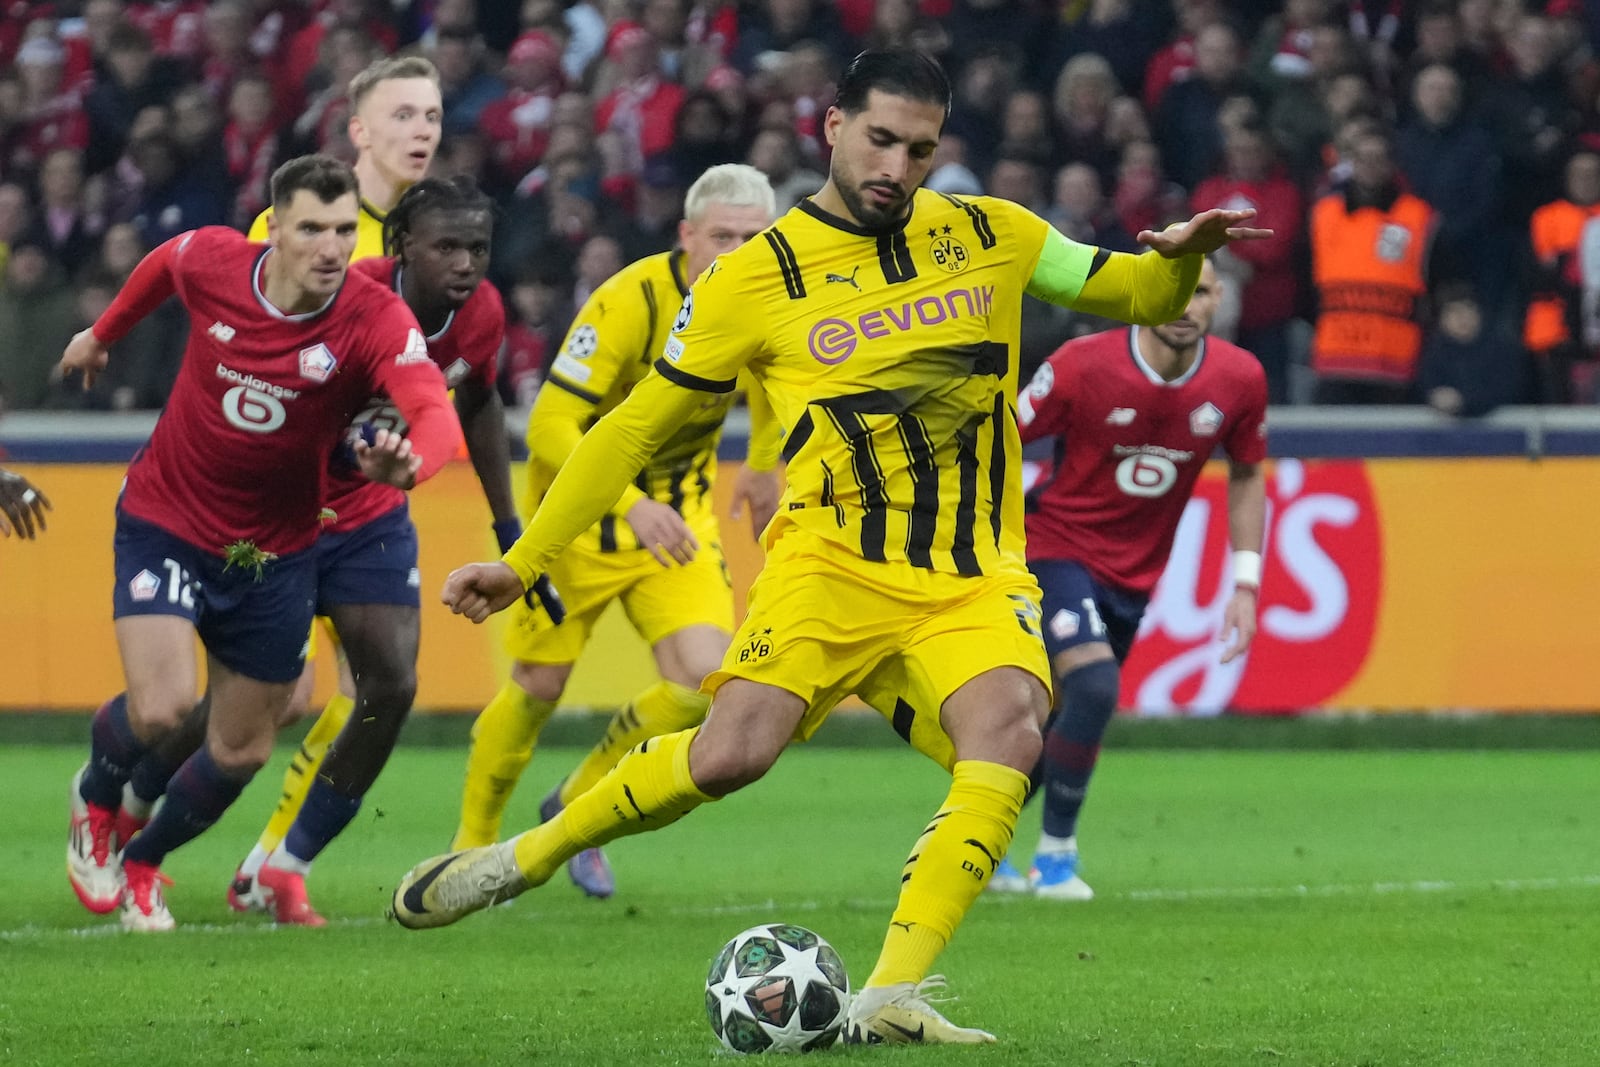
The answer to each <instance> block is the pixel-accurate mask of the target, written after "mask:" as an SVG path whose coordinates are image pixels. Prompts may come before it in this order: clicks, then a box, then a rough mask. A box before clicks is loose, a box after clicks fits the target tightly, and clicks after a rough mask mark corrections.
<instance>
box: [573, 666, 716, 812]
mask: <svg viewBox="0 0 1600 1067" xmlns="http://www.w3.org/2000/svg"><path fill="white" fill-rule="evenodd" d="M710 706H711V698H710V697H708V696H706V695H705V694H703V693H701V692H699V691H698V690H694V689H690V688H689V687H687V686H682V685H679V684H678V683H677V682H668V681H665V680H663V681H660V682H657V683H656V684H655V685H653V686H651V687H650V688H649V689H646V690H645V691H644V692H642V693H640V694H639V695H638V696H636V697H634V698H633V699H632V700H631V701H629V702H628V703H627V704H625V705H623V708H622V710H621V711H619V712H617V713H616V714H615V715H614V716H612V718H611V724H610V725H609V726H607V727H606V735H605V736H604V737H602V738H601V739H600V743H599V744H597V745H595V746H594V747H593V748H591V749H590V750H589V754H588V755H587V756H585V757H584V758H583V762H582V763H580V764H578V767H577V769H576V770H574V771H573V772H572V773H571V774H569V775H567V780H566V781H564V782H562V783H561V803H562V804H570V803H572V800H573V798H574V797H579V796H582V795H583V794H584V793H586V792H588V791H589V790H590V789H592V788H593V787H594V784H595V783H596V782H598V781H599V780H600V779H601V778H602V777H604V776H605V773H606V772H607V771H609V770H610V769H611V768H613V767H615V766H616V765H617V761H618V760H620V759H622V757H623V756H626V755H627V754H628V753H629V752H631V751H632V750H633V748H634V746H635V745H637V744H638V743H639V742H640V741H643V740H645V739H646V738H650V737H660V736H661V735H662V734H670V733H673V732H675V731H677V730H687V729H688V728H689V727H691V726H699V725H700V724H701V723H702V722H703V721H705V717H706V709H707V708H709V707H710Z"/></svg>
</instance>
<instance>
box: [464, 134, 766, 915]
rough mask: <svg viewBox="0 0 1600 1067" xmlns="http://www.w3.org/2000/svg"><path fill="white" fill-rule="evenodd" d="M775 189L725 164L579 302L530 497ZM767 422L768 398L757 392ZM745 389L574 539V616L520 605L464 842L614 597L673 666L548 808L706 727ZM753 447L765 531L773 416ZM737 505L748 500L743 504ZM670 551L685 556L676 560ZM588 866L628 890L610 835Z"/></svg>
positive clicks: (561, 561)
mask: <svg viewBox="0 0 1600 1067" xmlns="http://www.w3.org/2000/svg"><path fill="white" fill-rule="evenodd" d="M775 214H776V207H775V205H774V199H773V193H772V187H771V186H770V185H769V184H768V183H767V179H766V176H765V175H763V174H762V173H761V172H760V171H758V170H756V169H755V168H754V167H749V166H746V165H744V164H741V163H727V164H723V165H721V166H716V167H712V168H710V169H709V170H707V171H706V172H705V173H704V174H702V175H701V176H700V177H699V178H698V179H696V181H695V182H694V184H692V185H691V186H690V187H689V190H688V193H687V194H686V196H685V198H684V212H683V220H682V221H681V222H680V223H679V224H678V247H677V248H676V249H674V250H673V251H670V252H663V253H661V254H659V255H654V256H647V257H646V258H644V259H641V260H639V261H638V262H636V263H634V264H632V265H630V266H628V267H626V268H624V269H623V270H621V271H619V272H618V273H617V274H615V275H613V276H612V277H611V278H610V279H608V280H607V281H606V282H605V283H604V284H603V285H601V286H600V287H599V288H598V289H596V290H595V291H594V293H593V294H592V295H591V296H590V297H589V299H588V300H587V301H586V302H585V303H584V306H583V308H582V309H581V310H580V311H579V312H578V317H577V319H576V320H574V322H573V324H572V327H571V328H570V329H569V330H568V332H567V337H566V341H565V343H564V344H563V346H562V348H561V351H560V354H559V355H558V356H557V358H556V360H555V363H554V365H553V366H552V367H551V370H550V376H549V379H548V380H547V381H546V383H545V387H544V388H543V389H541V390H540V392H539V399H538V400H537V402H535V404H534V407H533V414H532V416H531V418H530V419H529V420H528V451H529V460H528V479H529V484H528V496H527V506H528V507H529V508H530V509H531V508H534V507H537V506H538V503H539V501H540V500H541V499H542V498H543V497H544V494H545V492H546V490H548V489H549V487H550V483H551V482H552V481H553V480H554V478H555V476H556V473H557V472H558V471H559V470H560V469H561V467H562V465H563V464H565V463H566V461H567V457H568V456H570V455H571V454H572V452H573V450H574V449H576V448H577V447H578V442H579V440H580V439H581V438H582V437H583V435H584V433H585V432H586V431H587V430H588V429H589V427H591V426H593V425H594V423H595V422H596V420H597V419H599V418H600V417H601V416H603V415H605V414H606V413H607V412H609V411H611V410H612V409H613V408H615V407H616V406H617V405H618V404H620V403H621V402H622V400H623V398H624V397H626V396H627V395H628V393H629V392H631V391H632V389H633V388H634V386H636V385H637V384H638V383H639V381H640V380H641V379H643V378H644V376H645V375H646V374H647V373H649V370H650V366H651V364H652V363H654V362H655V360H656V358H657V356H659V355H660V353H661V350H662V346H663V345H665V344H666V341H667V338H668V336H669V334H670V332H671V330H672V327H673V322H674V317H675V316H676V315H677V313H678V308H679V306H680V305H681V304H682V303H683V299H684V297H685V295H686V294H687V293H688V291H689V286H690V285H691V284H692V283H693V282H694V280H695V279H696V278H697V277H699V276H700V274H701V273H702V272H703V271H704V270H705V269H706V268H707V267H709V266H710V265H711V264H712V262H713V260H715V259H716V257H717V256H719V255H721V254H722V253H724V252H728V251H731V250H733V249H735V248H737V247H739V246H740V245H742V244H744V243H745V242H746V241H748V240H749V239H750V238H752V237H754V236H755V235H756V234H757V233H759V232H761V231H762V230H764V229H766V228H767V226H769V225H770V224H771V223H772V219H773V216H774V215H775ZM751 397H752V402H753V407H754V410H755V412H756V414H757V416H758V418H757V422H758V423H762V422H763V421H766V422H770V420H762V419H760V418H759V416H760V413H761V412H762V411H764V410H765V401H764V398H763V397H762V396H761V394H760V390H759V389H758V390H753V391H752V393H751ZM732 400H733V394H732V393H729V394H725V395H722V396H718V397H708V398H707V403H705V404H704V405H702V406H700V407H699V408H698V409H697V410H695V411H694V412H693V413H691V414H690V415H689V416H687V417H686V418H685V419H684V420H683V422H682V424H681V425H680V426H679V427H678V428H677V429H676V431H675V432H674V433H673V434H672V436H671V438H670V439H669V440H668V441H667V442H666V443H665V444H664V445H663V446H662V448H661V449H660V451H658V452H657V453H656V456H655V458H654V459H653V460H652V461H651V462H650V464H649V465H648V466H647V467H645V469H644V470H643V471H642V472H640V474H639V476H638V477H637V478H636V479H635V480H634V481H633V482H632V484H630V485H629V486H628V487H627V488H625V489H624V490H623V491H622V495H621V496H620V497H619V498H618V499H617V500H616V501H615V502H614V503H613V504H612V506H611V507H610V509H609V510H607V512H606V514H605V515H604V516H603V517H602V518H601V519H600V521H599V522H597V523H595V524H594V525H593V526H592V527H590V528H589V529H588V530H587V531H585V532H584V534H583V535H582V536H581V537H579V538H578V539H577V540H575V541H574V542H573V543H572V544H571V545H569V546H568V547H567V549H566V551H564V552H563V553H562V554H561V556H560V557H559V558H558V559H557V560H556V561H555V563H554V564H553V565H552V567H551V569H550V579H551V581H552V582H553V583H554V585H555V587H556V589H557V590H558V591H559V592H560V593H561V598H562V601H563V602H564V603H565V605H566V609H567V618H566V621H565V622H563V623H562V624H561V625H559V626H556V625H552V624H551V622H550V619H549V616H548V615H547V614H545V613H544V612H543V611H542V610H536V609H532V608H529V607H528V606H527V604H526V603H524V604H523V605H522V606H520V607H518V608H517V609H516V610H515V611H514V612H513V619H512V625H511V626H510V628H509V630H508V640H507V648H508V651H509V652H510V654H511V657H512V659H513V660H514V664H513V666H512V669H511V678H510V680H509V681H507V682H506V684H505V685H504V686H503V687H501V689H500V692H499V693H497V694H496V695H495V697H494V699H493V700H492V701H490V702H489V704H488V706H487V707H485V708H484V709H483V712H482V713H481V714H480V715H479V716H478V721H477V722H476V723H475V724H474V725H473V729H472V750H471V753H470V755H469V756H468V758H467V777H466V787H465V789H464V790H463V796H462V801H461V823H460V826H459V828H458V829H457V830H456V836H455V840H454V843H453V846H452V847H454V848H472V847H475V846H478V845H488V844H492V843H493V842H495V841H496V840H498V839H499V835H500V820H501V816H502V814H503V813H504V811H505V806H506V801H507V800H508V799H509V798H510V795H511V791H512V789H514V788H515V787H516V784H517V780H518V779H519V778H520V777H521V775H522V771H523V768H525V767H526V766H527V765H528V761H529V760H530V759H531V758H532V757H533V749H534V746H535V744H536V743H537V741H538V737H539V732H540V730H541V729H542V728H543V726H544V724H545V722H546V721H547V720H548V719H549V718H550V714H551V712H553V711H554V710H555V707H556V702H557V701H558V700H559V699H560V697H561V693H562V690H563V689H564V688H565V686H566V683H567V679H568V678H569V677H570V676H571V674H572V666H573V664H574V662H576V660H577V659H578V656H579V654H580V653H581V652H582V651H583V648H584V646H585V645H586V644H587V643H588V640H589V635H590V634H591V633H592V632H593V629H594V626H595V623H596V622H597V621H599V618H600V616H601V614H602V613H603V612H604V611H605V609H606V607H607V606H608V605H610V603H611V602H612V601H613V600H621V601H622V605H623V607H624V609H625V610H626V611H627V613H628V618H629V620H630V621H631V622H632V623H633V626H634V628H635V629H636V630H638V632H639V634H640V636H642V637H643V638H644V639H645V640H646V641H647V642H649V644H650V647H651V650H652V652H653V653H654V655H655V660H656V664H657V666H658V668H659V670H660V673H661V680H660V681H659V682H657V683H656V684H655V685H653V686H651V687H650V688H648V689H646V690H645V691H644V692H642V693H640V694H639V695H638V696H636V697H634V699H633V700H631V701H629V702H628V704H627V705H626V706H625V707H623V709H622V710H621V711H620V712H618V713H617V715H616V717H615V718H613V719H612V721H611V724H610V726H609V727H608V729H607V730H606V734H605V737H604V738H603V739H602V740H601V742H600V743H599V744H598V745H597V746H595V748H594V749H593V750H592V751H591V752H590V753H589V755H588V756H587V757H586V758H585V759H584V760H583V762H582V763H581V764H580V765H579V766H578V768H577V769H576V770H575V771H574V772H573V773H572V774H571V775H570V776H568V778H567V779H566V781H565V782H563V783H562V784H561V785H560V786H559V787H558V788H557V789H556V790H555V791H553V792H552V793H551V794H550V795H549V796H548V797H546V798H545V801H544V803H543V805H542V806H541V809H540V810H541V813H542V815H543V817H544V818H547V819H548V818H551V817H552V816H554V815H555V813H556V812H558V811H560V810H561V807H562V805H563V804H565V803H566V802H567V801H570V800H571V799H572V798H574V797H576V796H579V795H581V794H582V793H583V792H584V791H585V790H587V789H588V788H589V787H590V786H591V785H593V784H594V783H595V782H597V781H599V780H600V777H601V776H602V775H604V774H605V773H606V772H607V771H608V770H610V769H611V767H612V765H613V764H615V763H616V761H617V760H619V759H621V758H622V756H623V755H624V754H625V753H626V752H627V751H628V750H629V749H631V748H632V747H633V746H634V745H636V744H638V743H639V742H640V741H643V740H644V739H645V738H648V737H654V736H656V735H657V734H665V733H672V732H674V731H677V730H682V729H685V728H687V727H690V726H693V725H695V724H697V723H698V722H700V720H701V719H703V718H704V717H705V713H706V707H707V705H708V704H709V703H710V698H709V697H706V696H704V695H703V694H701V693H700V691H699V690H700V681H701V679H702V678H704V677H705V676H706V675H707V674H709V673H711V672H712V671H713V670H715V669H716V668H717V665H718V664H720V663H721V662H722V657H723V655H724V654H725V653H726V652H727V650H728V642H729V640H730V636H731V634H732V631H733V592H732V590H731V589H730V587H729V584H728V572H727V566H726V564H725V562H724V561H723V556H722V548H721V545H720V536H719V534H718V530H717V519H716V515H715V514H714V512H713V510H712V502H711V487H712V484H713V482H714V480H715V478H716V474H717V442H718V440H719V439H720V438H721V435H722V423H723V418H724V416H725V415H726V414H727V411H728V407H729V405H730V404H731V402H732ZM754 429H755V432H754V433H753V434H752V437H751V446H752V452H751V456H750V461H749V462H748V463H747V465H746V467H745V469H744V470H743V471H741V472H740V474H739V476H738V482H737V484H736V487H735V493H734V496H735V501H736V503H735V507H736V508H738V507H740V506H741V505H743V506H747V507H748V509H749V510H750V512H751V521H752V522H753V523H754V524H755V528H756V529H757V530H759V529H760V528H761V527H762V526H764V525H765V524H766V522H767V520H768V519H769V518H770V517H771V513H772V509H773V508H774V507H775V506H776V503H777V499H778V493H779V488H780V487H779V485H778V479H777V476H776V473H775V472H774V471H773V470H772V468H773V467H774V466H775V465H776V462H777V455H776V451H777V448H776V446H777V441H776V436H775V434H772V433H770V432H765V433H764V432H763V430H762V428H761V427H760V426H759V425H758V426H757V427H755V428H754ZM736 514H737V511H736ZM686 537H693V538H694V539H695V540H696V541H698V542H699V544H700V545H701V551H700V552H699V553H698V554H697V555H696V556H695V558H694V559H693V560H692V561H690V562H687V563H684V564H681V565H680V564H678V563H677V562H675V561H673V560H670V559H668V558H667V557H666V556H665V554H664V552H663V551H662V549H661V547H660V546H661V545H667V544H677V543H679V542H681V541H683V540H684V539H685V538H686ZM669 564H670V565H669ZM569 872H570V873H571V875H572V880H573V881H574V882H575V883H577V885H578V886H579V888H581V889H582V890H583V891H584V892H586V893H588V894H589V895H591V896H596V897H608V896H610V895H611V893H612V891H613V888H614V880H613V877H612V874H611V870H610V867H609V866H608V865H607V863H606V860H605V857H604V856H603V855H602V854H601V852H600V850H599V849H590V850H585V851H584V852H582V853H580V854H579V855H577V856H575V857H573V860H572V863H571V864H570V865H569Z"/></svg>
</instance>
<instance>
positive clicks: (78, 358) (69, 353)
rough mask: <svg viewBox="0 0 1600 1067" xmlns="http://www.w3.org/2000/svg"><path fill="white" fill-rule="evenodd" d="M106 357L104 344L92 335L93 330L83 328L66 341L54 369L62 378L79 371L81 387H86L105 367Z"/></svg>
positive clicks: (107, 356) (107, 355)
mask: <svg viewBox="0 0 1600 1067" xmlns="http://www.w3.org/2000/svg"><path fill="white" fill-rule="evenodd" d="M108 358H109V353H108V351H107V349H106V346H105V345H104V344H102V343H101V341H100V338H98V337H96V336H95V335H94V330H92V329H83V330H79V331H78V332H77V333H75V334H73V335H72V340H70V341H68V342H67V350H66V351H65V352H63V353H62V354H61V362H60V364H59V365H58V366H57V367H56V370H57V371H58V372H60V374H61V376H62V377H63V378H66V377H67V376H68V375H71V374H76V373H79V372H81V373H82V374H83V387H84V388H85V389H88V388H89V387H90V386H91V385H93V384H94V380H95V379H96V378H97V377H99V376H100V372H101V371H103V370H105V369H106V360H107V359H108Z"/></svg>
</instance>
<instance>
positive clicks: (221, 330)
mask: <svg viewBox="0 0 1600 1067" xmlns="http://www.w3.org/2000/svg"><path fill="white" fill-rule="evenodd" d="M235 332H236V331H235V330H234V328H233V327H232V326H224V325H223V324H222V323H221V322H213V323H212V324H211V329H209V330H207V331H206V333H208V334H210V335H211V336H212V337H215V338H216V339H217V340H218V341H221V342H222V343H223V344H227V343H228V342H229V341H232V340H233V335H234V333H235Z"/></svg>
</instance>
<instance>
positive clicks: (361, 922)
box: [0, 874, 1600, 944]
mask: <svg viewBox="0 0 1600 1067" xmlns="http://www.w3.org/2000/svg"><path fill="white" fill-rule="evenodd" d="M1559 889H1600V874H1585V875H1574V876H1572V877H1568V878H1499V879H1492V880H1488V881H1482V882H1453V881H1446V880H1439V879H1429V880H1419V881H1414V882H1348V883H1334V884H1330V885H1279V886H1216V887H1213V888H1208V889H1129V890H1124V891H1122V892H1114V893H1101V894H1100V896H1099V897H1098V898H1097V899H1100V900H1122V901H1129V902H1132V903H1168V904H1171V903H1183V902H1185V901H1209V900H1295V899H1314V898H1326V897H1356V896H1400V895H1405V894H1415V895H1424V894H1435V893H1454V892H1478V893H1482V892H1502V893H1535V892H1546V891H1550V890H1559ZM984 899H985V900H987V901H992V902H996V903H1003V904H1016V903H1019V902H1023V901H1028V900H1031V899H1033V898H1031V897H1029V896H1028V895H1027V894H1024V893H1016V894H992V893H991V894H985V897H984ZM894 903H895V902H894V900H893V899H891V898H888V897H884V898H882V899H865V898H863V899H854V900H842V901H841V900H830V901H823V900H799V901H779V900H774V899H772V898H768V899H766V900H759V901H750V902H748V903H740V904H711V905H700V906H696V907H666V908H656V907H653V906H650V905H648V904H647V905H645V906H644V911H645V914H646V917H647V918H648V917H653V916H662V917H665V918H675V919H689V918H715V917H718V916H722V915H753V914H763V913H764V914H771V913H774V912H782V913H784V914H792V913H794V912H810V911H819V910H821V909H822V908H827V907H842V908H845V909H847V910H851V911H873V910H888V909H890V908H893V907H894ZM516 913H517V914H518V915H519V916H522V917H525V918H526V919H527V920H528V921H530V922H538V921H540V920H541V919H547V918H549V919H554V918H556V916H553V915H550V914H548V913H545V912H541V911H536V910H534V909H532V908H523V907H519V908H518V909H517V912H516ZM388 922H389V920H388V919H386V918H383V917H380V916H375V915H361V916H352V917H349V918H339V919H329V920H328V925H327V926H326V927H325V929H329V930H354V929H360V928H362V927H371V926H378V925H384V924H387V923H388ZM277 930H278V927H277V925H276V924H274V923H269V922H262V923H251V922H249V921H240V922H238V923H180V924H179V926H178V928H177V930H176V931H174V932H173V934H170V935H167V936H183V935H190V936H199V935H208V934H228V935H230V936H235V937H237V936H241V935H251V934H271V933H275V932H277ZM121 933H123V930H122V927H121V926H120V925H119V924H118V923H117V922H116V921H115V920H111V921H108V922H106V923H104V924H101V925H97V926H79V927H58V926H39V925H37V924H29V925H27V926H21V927H17V928H16V929H13V930H0V944H4V943H16V942H26V941H53V940H82V939H87V938H96V937H111V936H114V935H118V934H121Z"/></svg>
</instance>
